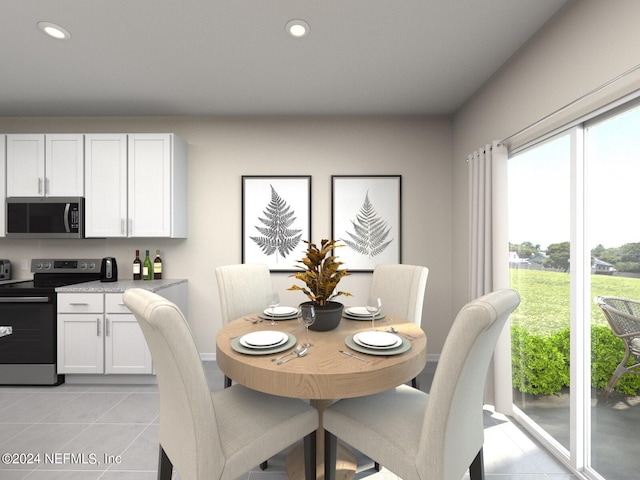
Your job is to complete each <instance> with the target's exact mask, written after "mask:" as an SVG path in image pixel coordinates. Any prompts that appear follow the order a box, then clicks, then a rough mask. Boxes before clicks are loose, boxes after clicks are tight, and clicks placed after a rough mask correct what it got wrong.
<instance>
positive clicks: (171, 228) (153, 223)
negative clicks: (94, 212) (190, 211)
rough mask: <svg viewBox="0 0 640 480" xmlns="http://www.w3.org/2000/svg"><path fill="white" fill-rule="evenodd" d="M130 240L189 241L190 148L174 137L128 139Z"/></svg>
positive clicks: (158, 136)
mask: <svg viewBox="0 0 640 480" xmlns="http://www.w3.org/2000/svg"><path fill="white" fill-rule="evenodd" d="M128 142H129V143H128V152H129V155H128V161H129V167H128V171H129V176H128V178H129V185H128V190H129V192H128V193H129V196H128V200H129V201H128V214H129V224H128V230H129V236H130V237H171V238H186V237H187V145H186V143H185V142H184V140H182V139H181V138H180V137H178V136H176V135H173V134H132V135H129V136H128Z"/></svg>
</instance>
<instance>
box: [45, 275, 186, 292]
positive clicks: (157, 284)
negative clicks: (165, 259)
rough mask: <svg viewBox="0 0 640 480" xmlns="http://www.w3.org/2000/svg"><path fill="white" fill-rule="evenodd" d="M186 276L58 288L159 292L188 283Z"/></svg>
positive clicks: (85, 283) (85, 290)
mask: <svg viewBox="0 0 640 480" xmlns="http://www.w3.org/2000/svg"><path fill="white" fill-rule="evenodd" d="M186 282H187V279H186V278H178V279H164V278H163V279H162V280H118V281H117V282H101V281H99V280H96V281H94V282H84V283H76V284H74V285H67V286H65V287H58V288H56V292H58V293H123V292H124V291H125V290H127V289H128V288H143V289H145V290H149V291H151V292H158V291H160V290H162V289H165V288H169V287H173V286H174V285H179V284H181V283H186Z"/></svg>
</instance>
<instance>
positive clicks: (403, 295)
mask: <svg viewBox="0 0 640 480" xmlns="http://www.w3.org/2000/svg"><path fill="white" fill-rule="evenodd" d="M428 275H429V269H428V268H427V267H420V266H417V265H403V264H397V265H386V264H385V265H383V264H381V265H376V267H375V269H374V270H373V277H372V279H371V289H370V291H369V294H370V296H376V297H380V298H381V299H382V309H383V310H384V311H385V312H388V313H393V314H395V315H399V316H400V317H402V318H406V319H407V320H409V321H411V322H413V323H415V324H416V325H418V326H419V325H420V324H421V322H422V304H423V302H424V290H425V287H426V286H427V277H428Z"/></svg>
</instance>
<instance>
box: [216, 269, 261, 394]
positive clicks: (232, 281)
mask: <svg viewBox="0 0 640 480" xmlns="http://www.w3.org/2000/svg"><path fill="white" fill-rule="evenodd" d="M215 271H216V279H217V280H218V293H219V294H220V311H221V313H222V324H223V325H226V324H227V323H229V322H230V321H232V320H235V319H236V318H239V317H242V316H244V315H249V314H255V313H256V312H262V311H263V310H264V308H265V306H266V305H267V297H268V295H270V294H271V293H272V292H273V285H272V284H271V273H270V272H269V267H268V266H267V265H266V264H261V263H256V264H253V263H244V264H238V265H225V266H222V267H217V268H216V270H215ZM224 386H225V388H227V387H229V386H231V379H230V378H228V377H227V376H226V375H225V377H224Z"/></svg>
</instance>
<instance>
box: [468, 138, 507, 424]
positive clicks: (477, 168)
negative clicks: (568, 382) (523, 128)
mask: <svg viewBox="0 0 640 480" xmlns="http://www.w3.org/2000/svg"><path fill="white" fill-rule="evenodd" d="M468 163H469V208H470V211H469V219H470V234H471V235H470V237H471V238H470V251H469V259H470V262H471V264H470V272H471V278H470V282H469V285H470V291H469V295H470V298H471V299H474V298H477V297H479V296H481V295H484V294H486V293H489V292H492V291H493V290H499V289H503V288H509V236H508V225H507V147H506V146H504V145H502V144H499V143H498V142H493V144H491V145H485V147H484V148H482V149H479V150H478V151H475V152H473V153H472V154H471V155H469V158H468ZM507 325H508V324H507ZM485 399H486V401H487V403H493V404H494V406H495V408H496V410H497V411H499V412H501V413H505V414H510V413H512V405H513V402H512V396H511V333H510V328H509V327H508V326H507V327H506V328H505V329H504V330H503V331H502V335H501V336H500V339H499V340H498V345H497V347H496V350H495V353H494V358H493V365H492V368H491V369H490V370H489V374H488V376H487V389H486V391H485Z"/></svg>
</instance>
